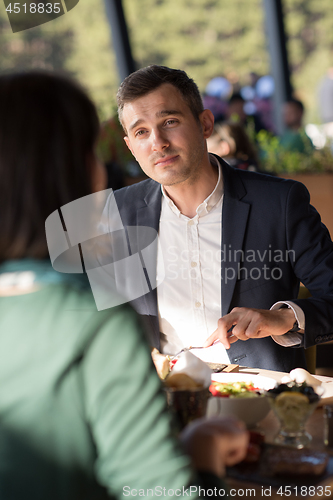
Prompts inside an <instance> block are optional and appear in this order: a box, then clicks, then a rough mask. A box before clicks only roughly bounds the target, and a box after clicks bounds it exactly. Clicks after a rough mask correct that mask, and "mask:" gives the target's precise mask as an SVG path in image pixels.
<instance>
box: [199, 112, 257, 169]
mask: <svg viewBox="0 0 333 500" xmlns="http://www.w3.org/2000/svg"><path fill="white" fill-rule="evenodd" d="M207 147H208V151H209V152H211V153H215V154H217V155H218V156H221V158H223V159H224V160H226V161H227V162H228V163H229V165H231V166H233V167H237V168H240V169H241V170H252V171H256V170H258V157H257V152H256V149H255V146H254V145H253V144H252V143H251V141H250V138H249V136H248V135H247V133H246V130H245V129H244V127H243V126H242V125H241V124H240V123H237V122H215V123H214V130H213V133H212V135H211V136H210V137H209V138H208V139H207Z"/></svg>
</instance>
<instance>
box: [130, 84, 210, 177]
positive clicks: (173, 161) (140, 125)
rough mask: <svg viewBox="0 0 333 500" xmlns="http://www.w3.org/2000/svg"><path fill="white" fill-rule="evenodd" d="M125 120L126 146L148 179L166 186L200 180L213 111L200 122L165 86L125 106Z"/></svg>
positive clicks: (203, 115) (173, 88) (169, 87)
mask: <svg viewBox="0 0 333 500" xmlns="http://www.w3.org/2000/svg"><path fill="white" fill-rule="evenodd" d="M122 120H123V124H124V126H125V129H126V131H127V136H126V137H125V141H126V144H127V146H128V147H129V149H130V150H131V152H132V153H133V155H134V156H135V158H136V160H137V161H138V162H139V164H140V166H141V168H142V170H143V171H144V172H145V173H146V174H147V175H148V176H149V177H151V178H152V179H154V180H155V181H157V182H159V183H160V184H163V185H164V186H172V185H175V184H180V183H183V182H187V181H189V182H195V180H196V179H197V178H198V177H200V172H201V170H202V169H203V168H205V155H207V146H206V138H207V137H209V135H210V134H211V131H212V127H213V122H214V118H213V117H212V115H211V112H210V111H208V110H205V111H203V112H202V113H201V115H200V123H199V122H198V121H197V120H196V119H195V118H194V116H193V114H192V112H191V110H190V108H189V107H188V105H187V104H186V102H185V101H184V100H183V99H182V96H181V94H180V92H179V91H178V89H176V88H175V87H174V86H173V85H171V84H168V83H166V84H163V85H161V86H160V87H158V88H157V89H156V90H154V91H153V92H150V93H149V94H147V95H145V96H143V97H139V98H138V99H136V100H134V101H132V102H130V103H128V104H125V106H124V109H123V115H122Z"/></svg>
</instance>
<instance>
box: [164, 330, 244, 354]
mask: <svg viewBox="0 0 333 500" xmlns="http://www.w3.org/2000/svg"><path fill="white" fill-rule="evenodd" d="M235 326H236V325H232V327H231V328H229V330H228V333H231V332H232V330H233V328H234V327H235ZM233 336H234V335H233V334H231V335H229V337H233ZM216 342H219V340H215V342H214V344H216ZM214 344H212V345H214ZM192 349H204V347H202V346H201V347H193V346H192V345H190V346H188V347H183V349H181V350H180V351H179V352H177V354H174V355H173V356H172V357H170V360H171V361H172V360H173V359H175V358H176V357H177V356H179V355H180V354H182V353H183V352H187V351H191V350H192Z"/></svg>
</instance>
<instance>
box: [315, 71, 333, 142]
mask: <svg viewBox="0 0 333 500" xmlns="http://www.w3.org/2000/svg"><path fill="white" fill-rule="evenodd" d="M318 101H319V114H320V119H321V122H322V123H323V128H324V132H325V134H326V136H327V137H329V138H330V140H331V141H332V142H333V66H331V67H330V68H329V69H328V70H327V73H326V75H325V76H324V78H323V79H322V80H321V82H320V84H319V88H318Z"/></svg>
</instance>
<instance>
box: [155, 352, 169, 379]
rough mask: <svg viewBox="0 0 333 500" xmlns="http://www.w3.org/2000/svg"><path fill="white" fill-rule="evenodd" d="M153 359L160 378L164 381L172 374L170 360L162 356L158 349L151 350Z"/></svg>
mask: <svg viewBox="0 0 333 500" xmlns="http://www.w3.org/2000/svg"><path fill="white" fill-rule="evenodd" d="M151 357H152V359H153V362H154V365H155V368H156V371H157V374H158V376H159V377H160V378H161V379H162V380H164V379H165V377H166V376H167V375H168V373H169V372H170V358H169V356H165V355H164V354H161V353H160V352H159V351H158V349H156V347H154V348H152V350H151Z"/></svg>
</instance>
